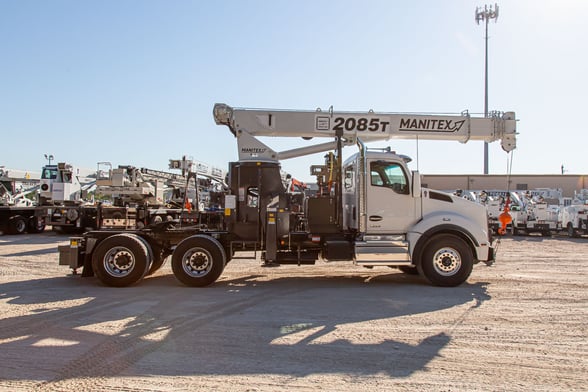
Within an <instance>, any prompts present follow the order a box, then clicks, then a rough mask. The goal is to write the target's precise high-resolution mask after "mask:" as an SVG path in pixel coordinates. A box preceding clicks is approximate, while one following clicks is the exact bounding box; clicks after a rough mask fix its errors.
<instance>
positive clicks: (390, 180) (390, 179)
mask: <svg viewBox="0 0 588 392" xmlns="http://www.w3.org/2000/svg"><path fill="white" fill-rule="evenodd" d="M370 178H371V184H372V185H373V186H381V187H385V188H390V189H392V190H393V191H394V192H396V193H399V194H406V195H407V194H408V193H409V189H408V178H407V177H406V174H405V173H404V170H403V169H402V166H400V165H399V164H398V163H394V162H386V161H375V162H371V163H370Z"/></svg>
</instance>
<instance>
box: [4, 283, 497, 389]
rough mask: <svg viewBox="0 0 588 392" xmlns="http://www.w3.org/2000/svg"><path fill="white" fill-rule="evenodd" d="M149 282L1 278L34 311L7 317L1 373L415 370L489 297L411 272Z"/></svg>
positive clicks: (10, 295)
mask: <svg viewBox="0 0 588 392" xmlns="http://www.w3.org/2000/svg"><path fill="white" fill-rule="evenodd" d="M143 283H144V284H141V285H138V286H135V287H129V288H121V289H116V288H109V287H101V286H98V285H96V282H95V281H94V280H93V279H78V278H77V277H73V276H69V277H60V278H52V279H38V280H31V281H26V282H12V283H5V284H1V285H0V301H2V302H5V303H8V304H13V305H28V307H29V308H32V309H33V310H31V311H30V312H29V313H28V314H25V315H19V314H18V312H15V313H17V314H15V315H11V314H10V313H8V314H5V317H4V318H3V319H2V320H0V362H1V363H3V364H5V366H3V368H0V379H5V380H30V379H34V380H38V381H39V382H40V383H43V384H47V383H49V384H59V383H60V382H62V381H66V380H69V379H72V378H79V377H92V378H94V377H96V378H100V377H106V378H108V377H117V376H125V377H127V376H147V375H162V376H199V375H241V374H268V373H270V374H280V375H286V376H306V375H310V374H324V373H338V372H342V373H349V374H356V375H374V374H378V373H385V374H388V375H389V376H392V377H408V376H410V375H411V374H413V373H414V372H417V371H421V370H424V369H425V368H426V367H427V364H428V363H429V362H430V361H431V360H433V359H434V358H435V357H437V356H439V355H440V351H441V350H442V349H443V348H444V347H446V346H447V345H448V344H449V343H450V342H451V333H452V331H453V328H454V327H455V324H456V321H455V320H458V321H459V320H460V319H461V318H463V315H464V314H467V313H468V312H470V311H471V310H472V309H475V308H476V307H478V306H480V305H481V304H482V303H483V302H484V301H486V300H488V299H490V296H489V295H488V293H487V290H486V286H487V284H486V283H475V284H467V283H466V284H463V285H462V286H460V287H455V288H439V287H432V286H428V285H425V284H423V283H421V282H420V281H419V280H418V278H416V277H411V276H406V275H403V274H401V273H391V274H386V275H376V276H370V277H366V276H360V275H334V276H327V277H325V276H321V277H316V276H313V277H278V278H274V279H271V278H270V279H268V277H267V276H265V275H248V276H244V277H241V278H238V279H226V280H222V281H219V282H218V283H217V284H215V285H214V286H212V287H209V288H205V289H194V288H188V287H182V286H179V285H178V284H177V282H175V279H174V278H173V276H169V275H161V276H156V277H154V278H151V279H147V280H145V281H144V282H143ZM172 285H173V286H175V287H170V286H172ZM64 303H67V307H64ZM448 309H451V317H450V318H451V320H450V321H447V322H446V324H438V323H435V324H433V326H432V327H431V328H430V329H428V330H427V331H425V332H423V329H422V328H421V329H416V330H413V329H412V328H411V324H410V322H409V321H407V320H405V319H404V317H415V316H417V317H426V315H427V314H428V313H434V312H438V311H442V310H448ZM421 322H422V321H421ZM356 326H357V328H356ZM366 326H367V328H366ZM19 363H20V364H22V363H26V364H27V365H26V366H19V365H18V364H19ZM6 364H8V365H7V366H6ZM35 374H37V376H34V375H35Z"/></svg>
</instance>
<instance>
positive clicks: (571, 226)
mask: <svg viewBox="0 0 588 392" xmlns="http://www.w3.org/2000/svg"><path fill="white" fill-rule="evenodd" d="M559 219H560V222H561V227H562V230H564V231H565V232H566V233H567V235H568V236H569V237H579V236H580V235H582V234H588V189H582V190H580V191H579V192H576V194H575V196H574V198H573V199H572V201H571V203H570V205H566V206H562V207H561V209H560V215H559Z"/></svg>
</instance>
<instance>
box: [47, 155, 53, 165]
mask: <svg viewBox="0 0 588 392" xmlns="http://www.w3.org/2000/svg"><path fill="white" fill-rule="evenodd" d="M45 159H46V160H48V161H49V163H48V165H50V164H51V161H52V160H53V155H51V154H49V155H47V154H45Z"/></svg>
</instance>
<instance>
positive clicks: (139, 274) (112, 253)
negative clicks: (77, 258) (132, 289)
mask: <svg viewBox="0 0 588 392" xmlns="http://www.w3.org/2000/svg"><path fill="white" fill-rule="evenodd" d="M150 264H151V255H150V252H149V249H148V248H147V246H146V244H145V242H144V240H143V239H141V238H140V237H138V236H136V235H134V234H116V235H113V236H112V237H108V238H106V239H105V240H103V241H102V242H101V243H100V244H98V246H97V247H96V250H95V251H94V253H93V255H92V269H93V270H94V274H95V275H96V276H97V277H98V279H100V281H101V282H102V283H104V284H105V285H107V286H113V287H124V286H129V285H132V284H134V283H136V282H138V281H139V280H141V279H142V278H143V277H144V276H145V274H146V273H147V271H148V270H149V266H150Z"/></svg>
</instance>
